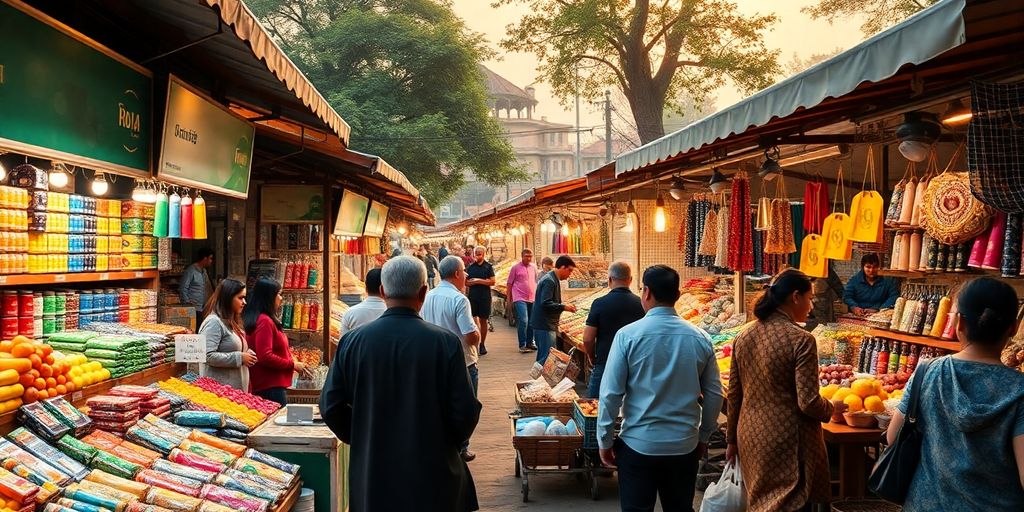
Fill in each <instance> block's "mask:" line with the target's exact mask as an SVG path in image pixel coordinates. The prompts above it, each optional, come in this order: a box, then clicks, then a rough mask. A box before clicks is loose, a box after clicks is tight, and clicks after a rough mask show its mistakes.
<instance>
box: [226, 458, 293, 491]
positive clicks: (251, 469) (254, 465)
mask: <svg viewBox="0 0 1024 512" xmlns="http://www.w3.org/2000/svg"><path fill="white" fill-rule="evenodd" d="M231 467H232V468H234V469H237V470H239V471H241V472H243V473H249V474H252V475H260V476H262V477H265V478H269V479H271V480H273V481H275V482H280V483H282V484H284V485H285V486H289V485H291V484H292V482H293V481H294V480H295V475H293V474H291V473H288V472H285V471H281V470H280V469H277V468H275V467H273V466H268V465H266V464H264V463H262V462H259V461H255V460H252V459H247V458H241V459H238V460H236V461H235V462H234V464H232V465H231ZM218 473H219V471H218Z"/></svg>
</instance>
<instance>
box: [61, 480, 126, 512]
mask: <svg viewBox="0 0 1024 512" xmlns="http://www.w3.org/2000/svg"><path fill="white" fill-rule="evenodd" d="M64 497H65V498H68V499H72V500H75V501H81V502H83V503H88V504H90V505H96V506H97V507H103V508H105V509H109V510H113V511H115V512H124V509H125V507H127V506H128V505H127V503H125V502H123V501H121V500H118V499H116V498H113V497H110V496H105V495H102V494H98V493H96V492H89V491H86V490H85V489H82V488H81V487H79V485H78V484H71V485H69V486H68V487H67V488H66V489H64Z"/></svg>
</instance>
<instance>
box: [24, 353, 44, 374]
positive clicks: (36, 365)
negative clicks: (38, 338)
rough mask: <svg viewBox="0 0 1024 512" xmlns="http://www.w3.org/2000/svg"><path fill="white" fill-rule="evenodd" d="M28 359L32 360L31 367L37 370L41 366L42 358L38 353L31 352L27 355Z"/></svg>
mask: <svg viewBox="0 0 1024 512" xmlns="http://www.w3.org/2000/svg"><path fill="white" fill-rule="evenodd" d="M28 360H29V361H32V368H35V369H36V370H38V369H39V368H40V367H42V366H43V358H41V357H39V354H32V355H30V356H28Z"/></svg>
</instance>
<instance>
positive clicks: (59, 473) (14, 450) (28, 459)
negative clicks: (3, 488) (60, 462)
mask: <svg viewBox="0 0 1024 512" xmlns="http://www.w3.org/2000/svg"><path fill="white" fill-rule="evenodd" d="M0 458H2V459H3V466H4V467H5V468H7V469H10V468H9V467H8V466H15V465H23V466H25V467H26V468H28V469H29V470H31V471H32V472H34V473H36V474H38V475H40V476H41V477H43V478H45V479H46V480H48V481H50V482H54V483H56V484H57V485H64V484H66V483H68V482H70V481H71V478H72V476H73V475H71V474H69V473H66V472H64V470H63V468H58V467H56V466H52V465H50V464H47V463H46V462H43V460H42V459H40V458H38V457H36V456H35V455H33V454H31V453H29V452H27V451H25V450H23V449H22V448H21V447H19V446H18V445H16V444H14V443H12V442H10V441H8V440H6V439H0Z"/></svg>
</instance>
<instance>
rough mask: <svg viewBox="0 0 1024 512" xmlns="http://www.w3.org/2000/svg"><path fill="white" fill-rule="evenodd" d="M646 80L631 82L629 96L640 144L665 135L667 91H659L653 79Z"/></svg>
mask: <svg viewBox="0 0 1024 512" xmlns="http://www.w3.org/2000/svg"><path fill="white" fill-rule="evenodd" d="M644 82H646V83H642V84H637V83H635V82H634V83H633V84H631V87H630V94H629V96H628V98H627V99H628V100H629V108H630V110H631V111H632V112H633V121H634V122H636V132H637V135H639V136H640V144H647V143H648V142H651V141H652V140H655V139H658V138H660V137H662V136H663V135H665V120H664V114H665V96H664V94H665V93H664V92H661V93H659V91H658V87H657V86H656V85H655V84H653V83H651V81H644Z"/></svg>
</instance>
